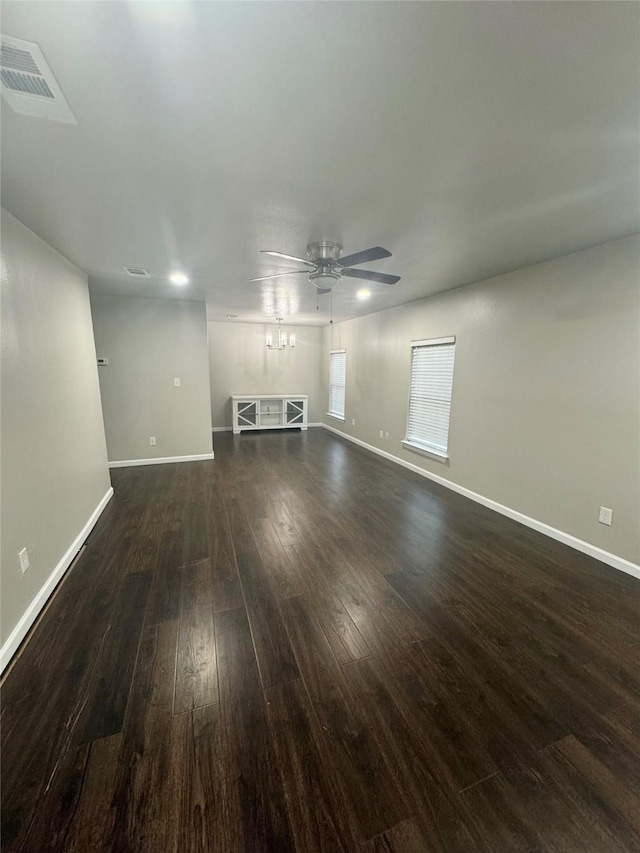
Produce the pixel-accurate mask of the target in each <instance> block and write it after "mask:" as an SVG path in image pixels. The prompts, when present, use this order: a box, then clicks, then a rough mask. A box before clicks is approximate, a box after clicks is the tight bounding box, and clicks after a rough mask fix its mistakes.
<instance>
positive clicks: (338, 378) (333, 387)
mask: <svg viewBox="0 0 640 853" xmlns="http://www.w3.org/2000/svg"><path fill="white" fill-rule="evenodd" d="M329 358H330V361H329V414H330V415H335V417H337V418H344V398H345V385H346V372H347V353H346V351H345V350H336V351H335V352H332V353H330V356H329Z"/></svg>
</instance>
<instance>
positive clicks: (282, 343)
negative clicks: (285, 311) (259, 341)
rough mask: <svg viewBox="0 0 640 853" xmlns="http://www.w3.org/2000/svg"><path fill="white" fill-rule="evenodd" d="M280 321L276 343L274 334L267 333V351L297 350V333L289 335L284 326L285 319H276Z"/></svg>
mask: <svg viewBox="0 0 640 853" xmlns="http://www.w3.org/2000/svg"><path fill="white" fill-rule="evenodd" d="M276 320H277V321H278V330H277V335H276V343H274V341H273V332H267V335H266V343H267V349H275V350H284V349H295V346H296V336H295V332H291V334H289V335H287V333H286V332H285V331H284V329H283V328H282V326H281V325H280V324H281V323H282V320H283V318H282V317H276Z"/></svg>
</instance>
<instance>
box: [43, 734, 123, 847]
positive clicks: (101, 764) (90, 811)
mask: <svg viewBox="0 0 640 853" xmlns="http://www.w3.org/2000/svg"><path fill="white" fill-rule="evenodd" d="M121 740H122V735H121V734H116V735H111V736H110V737H106V738H102V739H101V740H95V741H93V743H92V744H91V748H90V750H89V757H88V760H87V765H86V769H85V772H84V778H83V781H82V787H81V789H80V796H79V799H78V802H77V805H76V807H75V811H74V813H73V818H72V820H71V823H70V825H69V829H68V831H67V834H66V838H65V842H64V848H63V849H64V850H65V853H86V851H87V850H100V849H102V848H103V847H104V846H106V845H107V844H108V843H110V842H109V840H108V839H109V834H108V829H109V827H110V826H111V820H112V814H111V798H112V795H113V787H114V779H115V773H116V766H117V762H118V754H119V752H120V745H121ZM43 849H44V848H43ZM58 849H62V848H58Z"/></svg>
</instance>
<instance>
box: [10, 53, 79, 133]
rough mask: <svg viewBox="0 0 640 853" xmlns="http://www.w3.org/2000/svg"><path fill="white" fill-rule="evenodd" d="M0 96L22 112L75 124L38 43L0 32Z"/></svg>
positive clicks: (27, 114) (73, 117)
mask: <svg viewBox="0 0 640 853" xmlns="http://www.w3.org/2000/svg"><path fill="white" fill-rule="evenodd" d="M0 39H1V42H0V83H1V85H2V97H3V98H4V99H5V101H6V102H7V103H8V104H9V106H10V107H11V109H12V110H13V111H14V112H16V113H20V114H21V115H26V116H33V117H34V118H46V119H49V120H50V121H61V122H64V124H77V123H78V122H77V121H76V119H75V116H74V115H73V113H72V112H71V108H70V106H69V104H68V103H67V101H66V98H65V96H64V95H63V94H62V89H61V88H60V86H58V84H57V82H56V78H55V77H54V76H53V73H52V71H51V69H50V68H49V66H48V65H47V61H46V59H45V58H44V55H43V53H42V51H41V50H40V48H39V47H38V45H37V44H34V43H33V42H30V41H22V40H21V39H14V38H12V37H11V36H0Z"/></svg>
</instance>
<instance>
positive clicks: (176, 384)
mask: <svg viewBox="0 0 640 853" xmlns="http://www.w3.org/2000/svg"><path fill="white" fill-rule="evenodd" d="M173 384H174V387H175V388H179V387H180V377H179V376H176V377H175V378H174V380H173Z"/></svg>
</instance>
